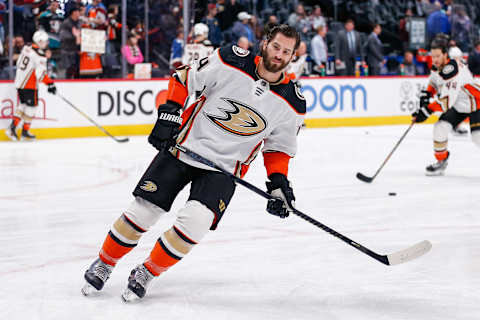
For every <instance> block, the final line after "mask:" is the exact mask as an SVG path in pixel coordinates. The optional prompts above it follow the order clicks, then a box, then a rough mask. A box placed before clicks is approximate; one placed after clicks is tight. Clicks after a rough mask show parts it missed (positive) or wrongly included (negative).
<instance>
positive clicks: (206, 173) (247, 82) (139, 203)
mask: <svg viewBox="0 0 480 320" xmlns="http://www.w3.org/2000/svg"><path fill="white" fill-rule="evenodd" d="M299 43H300V38H299V35H298V33H297V32H296V31H295V29H294V28H292V27H290V26H287V25H279V26H274V27H272V28H271V29H270V31H269V33H268V35H267V39H266V40H265V41H264V43H263V45H262V52H261V56H254V55H253V54H252V53H250V52H249V51H247V50H244V49H241V48H239V47H236V46H228V47H223V48H220V49H217V50H216V51H215V52H214V53H213V54H212V55H210V56H209V57H206V58H203V59H202V60H200V61H199V63H198V64H196V65H192V66H182V67H180V68H178V69H177V71H176V73H175V74H174V75H173V76H172V78H170V82H169V88H168V98H167V102H166V103H165V104H163V105H161V106H160V107H159V109H158V120H157V122H156V124H155V126H154V128H153V130H152V132H151V134H150V136H149V138H148V141H149V142H150V143H151V144H152V145H153V146H154V147H155V148H157V149H158V150H159V153H158V154H157V155H156V157H155V158H154V160H153V162H152V163H151V165H150V167H149V168H148V169H147V171H146V172H145V173H144V175H143V176H142V178H141V179H140V181H139V183H138V185H137V186H136V188H135V190H134V191H133V195H134V196H135V200H134V201H133V202H132V204H131V205H130V207H129V208H128V209H127V210H125V211H124V213H123V214H122V215H121V216H120V217H119V218H118V220H116V222H115V223H114V224H113V227H112V228H111V229H110V231H109V233H108V235H107V238H106V239H105V241H104V243H103V245H102V248H101V250H100V253H99V257H98V258H97V259H96V260H95V261H94V262H93V263H92V265H91V266H90V268H89V269H88V270H87V271H86V272H85V280H86V281H87V284H86V285H85V286H84V287H83V289H82V292H83V294H84V295H88V294H90V293H91V292H95V289H96V290H101V289H102V287H103V286H104V284H105V281H107V279H108V278H109V276H110V274H111V272H112V270H113V268H114V267H115V265H116V264H117V262H118V261H119V260H120V259H121V258H122V257H123V256H124V255H125V254H127V253H128V252H129V251H130V250H132V249H133V248H134V247H135V246H136V245H137V243H138V241H139V239H140V237H141V236H142V234H143V233H145V232H146V231H148V230H149V229H150V228H151V227H152V226H153V225H154V224H155V223H156V221H157V220H158V219H159V218H160V217H161V216H163V215H164V214H165V212H168V211H169V210H170V208H171V205H172V203H173V201H174V199H175V198H176V196H177V195H178V193H179V192H180V190H182V189H183V188H184V187H185V186H186V185H187V184H188V183H191V189H190V195H189V198H188V201H187V202H186V204H185V206H184V207H183V208H182V209H181V210H180V211H179V212H178V214H177V218H176V220H175V222H174V224H173V226H172V227H171V228H170V229H168V230H167V231H166V232H164V233H163V234H162V235H161V236H160V237H159V238H158V241H157V242H156V243H155V246H154V248H153V249H152V251H151V253H150V255H149V256H148V257H147V258H146V259H145V261H144V262H143V263H141V264H139V265H138V266H136V267H135V268H134V269H133V270H132V272H131V274H130V277H129V278H128V286H127V288H126V289H125V291H124V292H123V294H122V297H123V299H124V300H125V301H130V300H134V299H138V298H143V297H144V296H145V293H146V290H147V287H148V285H149V283H150V282H151V281H152V280H153V279H154V278H155V277H158V276H159V275H160V274H162V273H163V272H165V271H167V270H168V269H169V268H170V267H172V266H173V265H175V264H176V263H178V262H179V261H180V260H181V259H182V258H183V257H184V256H185V255H186V254H188V253H189V252H190V250H191V249H192V248H193V247H194V246H195V245H196V244H198V243H199V242H200V241H201V240H202V238H203V237H204V236H205V234H206V233H207V232H208V230H209V229H210V230H215V229H216V228H217V225H218V223H219V222H220V220H221V218H222V216H223V214H224V213H225V210H226V209H227V206H228V204H229V202H230V200H231V198H232V196H233V193H234V191H235V183H234V181H233V180H232V179H231V178H230V177H228V176H227V175H224V174H222V173H220V172H218V171H212V169H211V168H209V167H206V166H205V165H203V164H200V163H198V162H196V161H194V160H193V159H190V158H189V157H188V156H186V155H184V154H183V153H179V152H178V151H177V150H176V149H174V148H171V146H173V145H175V144H180V145H183V146H185V147H187V148H189V149H191V150H193V151H194V152H197V153H199V154H200V155H202V156H204V157H206V158H209V159H212V160H214V161H215V162H216V163H217V164H218V165H219V166H221V167H223V168H225V169H226V170H229V171H230V172H232V173H234V174H235V175H237V176H240V177H243V176H244V175H245V173H246V172H247V170H248V167H249V165H250V163H251V162H252V161H253V160H254V158H255V157H256V155H257V153H258V152H259V151H260V149H261V148H262V144H263V149H262V152H263V158H264V164H265V167H266V171H267V176H268V178H269V180H270V181H268V182H267V190H268V192H269V193H270V194H272V195H273V196H274V197H276V200H275V201H268V204H267V211H268V212H269V213H271V214H273V215H277V216H279V217H281V218H285V217H287V216H288V215H289V212H291V210H292V208H293V206H294V200H295V197H294V194H293V190H292V187H291V185H290V183H289V180H288V179H287V174H288V163H289V160H290V158H291V157H293V156H294V155H295V152H296V137H297V133H298V130H299V129H300V126H301V124H302V122H303V118H304V114H305V111H306V103H305V100H304V98H303V96H302V95H301V93H300V90H299V88H298V87H297V85H296V84H295V83H294V82H292V81H290V80H289V78H288V77H287V76H286V74H285V72H284V70H285V68H286V67H287V66H288V64H289V62H290V61H291V60H292V58H293V55H294V52H295V50H296V49H297V48H298V45H299ZM198 90H199V91H202V95H201V96H200V98H199V99H198V100H197V101H196V103H194V104H192V106H190V107H189V108H187V109H186V110H185V111H184V112H183V114H180V111H181V109H182V106H183V104H184V101H185V99H186V97H187V96H188V95H189V94H190V93H191V92H195V91H198ZM167 150H168V151H167Z"/></svg>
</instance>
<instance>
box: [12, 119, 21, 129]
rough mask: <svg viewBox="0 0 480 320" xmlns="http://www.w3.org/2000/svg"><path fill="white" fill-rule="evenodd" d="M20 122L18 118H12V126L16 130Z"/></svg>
mask: <svg viewBox="0 0 480 320" xmlns="http://www.w3.org/2000/svg"><path fill="white" fill-rule="evenodd" d="M20 121H22V119H20V118H19V117H16V116H13V126H14V127H15V128H16V127H17V126H18V124H19V123H20Z"/></svg>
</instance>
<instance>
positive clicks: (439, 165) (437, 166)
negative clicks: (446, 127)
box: [425, 152, 450, 176]
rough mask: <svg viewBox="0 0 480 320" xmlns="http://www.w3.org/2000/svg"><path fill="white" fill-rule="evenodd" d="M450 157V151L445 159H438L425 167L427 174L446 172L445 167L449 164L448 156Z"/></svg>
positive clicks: (441, 174) (440, 174)
mask: <svg viewBox="0 0 480 320" xmlns="http://www.w3.org/2000/svg"><path fill="white" fill-rule="evenodd" d="M449 157H450V152H449V153H448V155H447V158H446V159H445V160H441V161H437V162H435V163H433V164H431V165H429V166H428V167H426V168H425V174H426V175H427V176H443V175H444V174H445V169H446V168H447V165H448V158H449Z"/></svg>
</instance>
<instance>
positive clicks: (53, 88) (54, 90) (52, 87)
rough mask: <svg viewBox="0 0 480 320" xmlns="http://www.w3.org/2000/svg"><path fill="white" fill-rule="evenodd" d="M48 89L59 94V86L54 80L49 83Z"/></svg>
mask: <svg viewBox="0 0 480 320" xmlns="http://www.w3.org/2000/svg"><path fill="white" fill-rule="evenodd" d="M47 91H48V92H50V93H51V94H57V87H56V86H55V84H54V83H53V82H52V83H49V84H48V88H47Z"/></svg>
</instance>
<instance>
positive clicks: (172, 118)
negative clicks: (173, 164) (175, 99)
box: [148, 102, 182, 151]
mask: <svg viewBox="0 0 480 320" xmlns="http://www.w3.org/2000/svg"><path fill="white" fill-rule="evenodd" d="M181 124H182V117H180V106H179V105H176V104H174V103H170V102H167V103H165V104H162V105H161V106H160V107H158V119H157V122H156V123H155V126H154V127H153V130H152V132H151V133H150V135H149V136H148V142H149V143H150V144H151V145H152V146H154V147H155V148H156V149H157V150H158V151H162V150H165V149H167V150H168V148H169V147H171V146H173V145H174V144H175V139H176V137H177V135H178V132H179V128H180V125H181Z"/></svg>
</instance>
